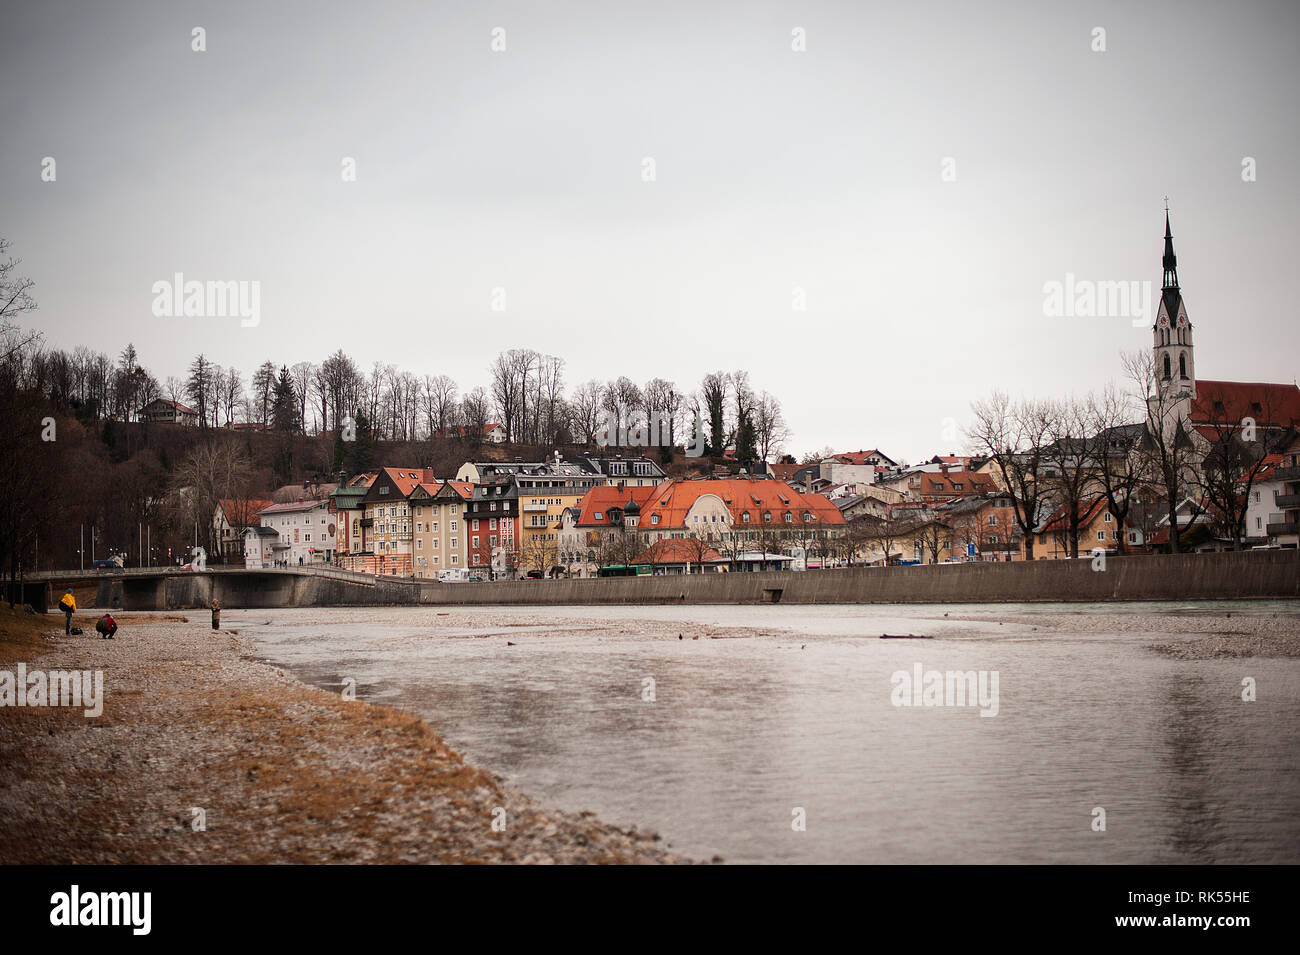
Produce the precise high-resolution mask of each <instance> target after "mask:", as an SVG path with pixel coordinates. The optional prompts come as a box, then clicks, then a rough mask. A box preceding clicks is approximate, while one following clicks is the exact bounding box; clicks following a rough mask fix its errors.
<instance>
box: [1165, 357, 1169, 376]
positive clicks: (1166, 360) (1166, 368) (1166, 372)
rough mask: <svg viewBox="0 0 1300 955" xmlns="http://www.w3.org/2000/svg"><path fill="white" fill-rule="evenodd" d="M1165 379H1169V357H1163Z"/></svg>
mask: <svg viewBox="0 0 1300 955" xmlns="http://www.w3.org/2000/svg"><path fill="white" fill-rule="evenodd" d="M1165 377H1166V378H1168V377H1169V356H1168V355H1165Z"/></svg>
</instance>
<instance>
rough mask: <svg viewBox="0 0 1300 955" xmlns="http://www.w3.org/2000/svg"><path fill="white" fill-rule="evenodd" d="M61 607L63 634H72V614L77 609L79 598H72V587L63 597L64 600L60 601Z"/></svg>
mask: <svg viewBox="0 0 1300 955" xmlns="http://www.w3.org/2000/svg"><path fill="white" fill-rule="evenodd" d="M59 607H60V609H62V611H63V632H64V633H72V613H73V611H74V610H76V609H77V598H76V597H74V596H72V588H71V587H69V588H68V592H67V593H65V594H64V595H63V599H62V600H60V601H59Z"/></svg>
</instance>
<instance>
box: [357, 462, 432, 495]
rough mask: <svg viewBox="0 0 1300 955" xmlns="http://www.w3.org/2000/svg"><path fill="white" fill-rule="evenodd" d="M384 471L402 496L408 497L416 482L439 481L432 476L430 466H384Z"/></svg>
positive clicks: (428, 482) (429, 482)
mask: <svg viewBox="0 0 1300 955" xmlns="http://www.w3.org/2000/svg"><path fill="white" fill-rule="evenodd" d="M384 473H385V474H387V475H388V477H389V480H391V481H392V482H393V484H394V485H395V486H396V487H397V490H398V491H399V492H401V495H402V497H410V496H411V492H412V491H414V490H415V486H416V485H417V484H435V485H436V484H438V483H439V482H438V479H437V478H436V477H434V474H433V469H432V468H384ZM371 483H372V484H373V483H374V482H373V481H372V482H371Z"/></svg>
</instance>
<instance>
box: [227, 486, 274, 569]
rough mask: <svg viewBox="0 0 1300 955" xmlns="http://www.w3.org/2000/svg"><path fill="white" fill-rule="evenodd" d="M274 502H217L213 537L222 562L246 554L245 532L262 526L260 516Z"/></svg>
mask: <svg viewBox="0 0 1300 955" xmlns="http://www.w3.org/2000/svg"><path fill="white" fill-rule="evenodd" d="M273 503H275V502H274V501H270V500H260V499H251V498H240V499H223V500H221V501H218V502H217V511H216V514H215V515H214V516H213V518H212V530H213V536H214V538H215V540H216V544H217V554H216V555H215V556H217V557H220V558H221V559H222V560H231V559H232V558H235V557H240V556H242V555H243V553H244V531H245V530H247V529H248V528H250V527H257V526H259V524H260V521H259V520H258V516H259V515H260V514H261V513H262V511H263V510H264V509H266V508H268V507H270V506H271V505H272V504H273Z"/></svg>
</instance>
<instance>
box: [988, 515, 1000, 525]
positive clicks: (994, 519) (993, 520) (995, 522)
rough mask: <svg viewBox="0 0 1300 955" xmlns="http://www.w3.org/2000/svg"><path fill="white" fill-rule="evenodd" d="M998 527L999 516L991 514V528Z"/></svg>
mask: <svg viewBox="0 0 1300 955" xmlns="http://www.w3.org/2000/svg"><path fill="white" fill-rule="evenodd" d="M997 526H998V516H997V515H996V514H990V515H989V527H997Z"/></svg>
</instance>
